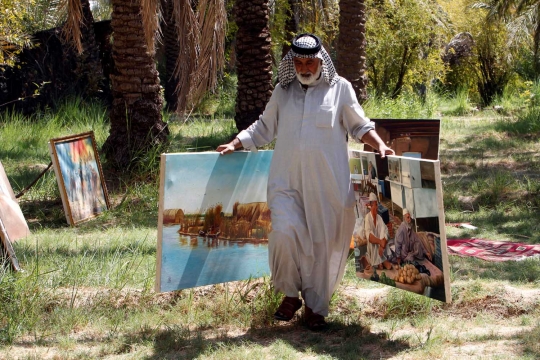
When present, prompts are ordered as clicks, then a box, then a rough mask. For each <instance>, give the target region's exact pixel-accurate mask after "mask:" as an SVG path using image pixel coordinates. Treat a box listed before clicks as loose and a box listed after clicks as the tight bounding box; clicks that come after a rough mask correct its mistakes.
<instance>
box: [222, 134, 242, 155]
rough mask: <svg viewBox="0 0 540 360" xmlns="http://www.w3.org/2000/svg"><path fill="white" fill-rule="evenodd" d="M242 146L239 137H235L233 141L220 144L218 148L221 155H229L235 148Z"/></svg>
mask: <svg viewBox="0 0 540 360" xmlns="http://www.w3.org/2000/svg"><path fill="white" fill-rule="evenodd" d="M241 147H242V143H241V142H240V140H238V138H234V140H233V141H231V142H230V143H228V144H223V145H219V146H218V147H217V149H216V151H218V152H219V153H220V154H221V155H227V154H231V153H233V152H234V150H236V149H239V148H241Z"/></svg>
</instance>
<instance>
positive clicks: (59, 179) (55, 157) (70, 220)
mask: <svg viewBox="0 0 540 360" xmlns="http://www.w3.org/2000/svg"><path fill="white" fill-rule="evenodd" d="M48 144H49V153H50V155H51V160H52V163H53V169H54V174H55V177H56V183H57V184H58V189H59V190H60V198H61V199H62V206H63V208H64V215H65V216H66V220H67V222H68V224H69V225H71V226H74V225H75V222H74V221H73V217H72V215H71V207H70V206H69V200H68V198H67V193H66V188H65V184H64V177H63V176H62V171H61V170H60V164H59V163H58V154H57V153H56V149H55V147H54V146H55V141H54V139H51V140H49V142H48Z"/></svg>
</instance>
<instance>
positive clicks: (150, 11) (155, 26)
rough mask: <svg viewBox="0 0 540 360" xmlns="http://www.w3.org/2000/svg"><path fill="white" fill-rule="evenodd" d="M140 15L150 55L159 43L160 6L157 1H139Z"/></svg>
mask: <svg viewBox="0 0 540 360" xmlns="http://www.w3.org/2000/svg"><path fill="white" fill-rule="evenodd" d="M141 14H142V22H143V28H144V38H145V41H146V46H147V48H148V52H149V53H150V54H154V53H155V50H156V49H155V43H156V41H159V38H160V37H161V32H160V28H159V23H160V21H161V5H160V1H159V0H141Z"/></svg>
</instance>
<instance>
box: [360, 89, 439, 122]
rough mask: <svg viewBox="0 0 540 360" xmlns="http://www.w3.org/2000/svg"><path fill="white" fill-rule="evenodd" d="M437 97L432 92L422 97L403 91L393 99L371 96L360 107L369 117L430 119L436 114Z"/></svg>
mask: <svg viewBox="0 0 540 360" xmlns="http://www.w3.org/2000/svg"><path fill="white" fill-rule="evenodd" d="M438 102H439V100H438V98H437V96H436V95H435V93H433V92H428V95H427V96H426V97H425V98H424V99H422V98H421V97H420V96H418V95H415V94H409V93H405V94H402V95H400V96H398V97H397V98H395V99H391V98H388V97H372V98H369V99H368V101H366V102H365V103H364V104H363V105H362V107H363V108H364V111H365V112H366V115H367V116H368V117H370V118H374V119H376V118H378V119H430V118H433V117H434V116H435V114H436V109H437V107H438Z"/></svg>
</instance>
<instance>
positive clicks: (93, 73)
mask: <svg viewBox="0 0 540 360" xmlns="http://www.w3.org/2000/svg"><path fill="white" fill-rule="evenodd" d="M81 5H82V16H83V18H82V24H81V42H82V46H83V52H82V53H81V54H78V55H77V58H76V61H77V64H76V68H75V74H76V76H77V78H78V79H77V89H76V90H77V91H78V92H80V93H86V94H89V95H95V94H97V93H98V92H99V91H100V90H102V87H103V82H104V77H103V68H102V66H101V60H100V59H99V45H98V43H97V41H96V34H95V33H94V17H93V16H92V11H91V10H90V1H89V0H81Z"/></svg>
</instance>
